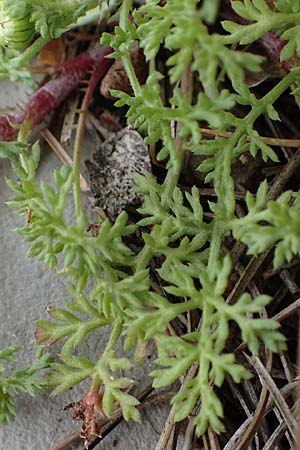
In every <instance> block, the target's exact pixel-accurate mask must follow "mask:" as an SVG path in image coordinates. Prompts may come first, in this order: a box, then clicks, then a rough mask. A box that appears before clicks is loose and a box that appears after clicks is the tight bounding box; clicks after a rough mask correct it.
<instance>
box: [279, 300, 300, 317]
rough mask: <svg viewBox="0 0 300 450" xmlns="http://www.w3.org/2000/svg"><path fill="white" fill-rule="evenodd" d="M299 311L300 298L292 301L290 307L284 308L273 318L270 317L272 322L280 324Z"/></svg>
mask: <svg viewBox="0 0 300 450" xmlns="http://www.w3.org/2000/svg"><path fill="white" fill-rule="evenodd" d="M299 310H300V298H298V299H297V300H295V301H294V303H292V304H291V305H289V306H287V307H286V308H284V309H283V310H282V311H280V312H279V313H277V314H275V316H273V317H272V319H273V320H277V322H281V321H282V320H284V319H286V318H287V317H289V316H290V315H291V314H294V313H295V312H297V311H299Z"/></svg>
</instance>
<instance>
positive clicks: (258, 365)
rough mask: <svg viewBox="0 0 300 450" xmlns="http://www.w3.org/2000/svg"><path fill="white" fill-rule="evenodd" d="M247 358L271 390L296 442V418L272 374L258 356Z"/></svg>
mask: <svg viewBox="0 0 300 450" xmlns="http://www.w3.org/2000/svg"><path fill="white" fill-rule="evenodd" d="M246 358H247V359H248V361H249V362H250V363H251V364H252V366H253V367H254V369H255V371H256V372H257V374H258V375H259V377H260V379H261V382H262V384H263V386H264V387H266V388H267V389H268V390H269V392H270V394H271V396H272V397H273V399H274V402H275V404H276V406H277V408H278V409H279V411H280V414H281V416H282V418H283V419H284V420H285V422H286V425H287V428H288V430H289V433H290V436H291V437H292V439H293V440H295V429H296V422H295V418H294V417H293V415H292V414H291V411H290V409H289V407H288V405H287V403H286V401H285V399H284V397H283V396H282V394H281V392H280V390H279V389H278V387H277V386H276V384H275V383H274V381H273V379H272V378H271V376H270V374H269V373H268V371H267V369H266V368H265V367H264V365H263V364H262V362H261V360H260V359H259V358H258V357H257V356H255V355H253V356H252V357H251V358H249V357H248V356H246Z"/></svg>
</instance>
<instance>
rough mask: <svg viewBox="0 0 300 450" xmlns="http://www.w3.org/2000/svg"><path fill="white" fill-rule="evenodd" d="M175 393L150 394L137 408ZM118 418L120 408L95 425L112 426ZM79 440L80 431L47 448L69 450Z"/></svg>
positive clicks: (144, 407) (146, 406)
mask: <svg viewBox="0 0 300 450" xmlns="http://www.w3.org/2000/svg"><path fill="white" fill-rule="evenodd" d="M174 394H175V392H174V391H173V390H170V391H165V392H158V393H153V394H150V395H149V396H148V397H146V398H145V400H144V401H143V402H142V403H141V404H140V405H138V409H140V410H143V409H146V408H148V407H150V406H153V405H158V404H161V403H163V402H165V401H168V400H170V398H171V397H172V396H173V395H174ZM120 419H122V413H121V410H120V409H117V410H116V411H115V412H114V414H113V415H112V417H111V418H110V419H108V418H100V419H99V420H98V421H97V425H98V426H99V427H100V428H102V427H104V426H107V427H109V426H112V425H113V424H115V423H116V422H118V423H119V421H120ZM78 442H81V438H80V432H79V431H78V432H75V433H72V434H71V435H70V436H68V437H66V438H65V439H64V440H63V441H62V442H60V443H58V444H56V445H54V446H53V447H51V448H49V450H71V449H72V446H74V444H76V443H78Z"/></svg>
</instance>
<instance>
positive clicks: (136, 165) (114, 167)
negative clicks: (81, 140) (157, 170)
mask: <svg viewBox="0 0 300 450" xmlns="http://www.w3.org/2000/svg"><path fill="white" fill-rule="evenodd" d="M86 166H87V169H88V172H89V177H90V187H91V191H92V196H93V206H99V207H101V208H103V209H104V210H105V211H106V212H107V213H108V214H109V215H111V216H113V217H115V216H117V215H118V214H119V213H120V212H121V211H122V210H124V209H126V208H127V207H128V206H130V205H135V204H137V203H138V202H139V201H140V200H141V197H140V195H139V194H137V193H135V192H134V190H133V187H134V180H133V175H134V173H140V174H142V173H144V172H146V171H147V170H150V169H151V165H150V158H149V152H148V148H147V146H146V145H145V143H144V140H143V138H142V137H141V135H140V134H139V133H138V132H137V131H135V130H133V129H132V128H130V127H127V128H124V129H123V130H121V131H119V132H117V133H115V134H113V135H112V136H111V137H109V138H108V139H107V140H106V141H104V142H103V144H101V145H100V147H99V149H98V150H97V152H95V153H94V155H93V161H86Z"/></svg>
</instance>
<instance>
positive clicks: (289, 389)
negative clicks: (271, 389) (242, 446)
mask: <svg viewBox="0 0 300 450" xmlns="http://www.w3.org/2000/svg"><path fill="white" fill-rule="evenodd" d="M298 382H299V380H298V379H295V380H293V381H292V382H291V383H288V384H287V385H285V386H284V387H283V388H282V389H281V390H280V393H281V395H282V397H283V398H287V397H289V396H290V395H291V394H292V393H293V392H294V390H295V388H296V386H297V384H298ZM274 407H275V402H274V399H273V398H272V397H269V400H268V403H267V406H266V409H265V411H264V417H265V416H266V415H267V414H269V413H270V412H271V411H272V410H273V408H274ZM252 420H253V416H251V417H248V418H247V419H246V420H245V422H243V423H242V425H241V426H240V427H239V428H238V429H237V430H236V432H235V433H234V434H233V435H232V436H231V438H230V439H229V441H228V442H227V444H226V445H225V447H224V448H223V450H236V445H237V442H239V441H240V440H241V439H242V437H243V435H244V433H245V431H246V429H247V427H248V426H249V425H250V424H251V421H252ZM283 423H284V424H285V422H283ZM284 430H285V428H284Z"/></svg>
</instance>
